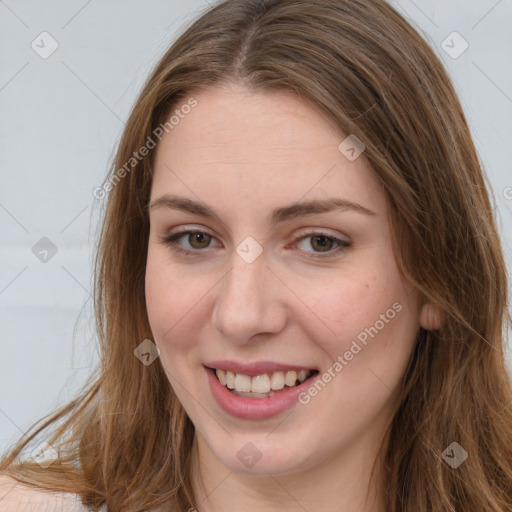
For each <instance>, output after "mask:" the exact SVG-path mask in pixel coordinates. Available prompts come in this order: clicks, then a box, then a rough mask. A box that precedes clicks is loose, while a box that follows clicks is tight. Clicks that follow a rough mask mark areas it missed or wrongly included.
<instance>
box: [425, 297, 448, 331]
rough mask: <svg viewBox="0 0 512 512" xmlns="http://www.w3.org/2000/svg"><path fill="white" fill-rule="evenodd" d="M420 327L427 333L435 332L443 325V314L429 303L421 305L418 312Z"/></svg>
mask: <svg viewBox="0 0 512 512" xmlns="http://www.w3.org/2000/svg"><path fill="white" fill-rule="evenodd" d="M419 320H420V325H421V327H423V329H425V330H427V331H435V330H437V329H439V328H440V327H441V325H442V324H443V314H442V312H441V311H440V310H439V308H437V307H435V306H434V305H432V304H431V303H430V302H427V303H425V304H423V306H422V307H421V310H420V319H419Z"/></svg>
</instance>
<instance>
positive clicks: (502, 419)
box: [0, 0, 512, 512]
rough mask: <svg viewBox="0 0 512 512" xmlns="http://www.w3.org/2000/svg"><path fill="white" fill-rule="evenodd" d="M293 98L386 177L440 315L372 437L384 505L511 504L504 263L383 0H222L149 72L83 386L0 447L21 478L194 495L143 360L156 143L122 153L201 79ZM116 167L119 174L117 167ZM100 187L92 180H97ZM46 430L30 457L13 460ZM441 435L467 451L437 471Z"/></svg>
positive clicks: (94, 491) (123, 506)
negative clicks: (41, 453) (379, 448)
mask: <svg viewBox="0 0 512 512" xmlns="http://www.w3.org/2000/svg"><path fill="white" fill-rule="evenodd" d="M226 81H236V82H238V83H241V84H243V85H245V86H246V87H248V88H250V89H252V90H255V91H260V92H265V91H273V90H287V91H291V92H293V93H295V94H297V95H298V96H299V97H300V98H302V99H303V100H304V101H306V102H308V103H309V104H311V105H312V106H314V107H315V108H316V109H318V110H319V111H320V112H322V113H324V114H325V116H326V117H327V118H328V119H330V120H331V121H332V122H333V123H334V124H335V125H336V126H337V127H338V128H339V129H340V130H342V131H343V132H344V133H346V134H355V135H356V136H357V137H358V138H359V139H360V140H361V141H363V142H364V144H365V146H366V150H365V153H364V154H365V157H366V158H367V159H368V161H369V163H370V164H371V166H372V169H373V172H374V173H375V176H376V177H377V179H378V180H380V182H381V183H382V186H383V188H384V190H385V193H386V196H387V200H388V204H389V211H390V221H391V225H392V234H393V247H394V251H395V255H396V259H397V262H398V265H399V268H400V269H401V272H402V273H403V275H404V277H405V278H406V279H407V280H409V281H410V282H411V283H412V284H413V285H414V286H415V287H416V288H417V289H418V290H419V292H420V295H421V297H422V300H424V301H429V302H431V303H432V304H433V305H434V306H436V307H438V308H439V309H440V310H441V311H442V314H443V317H444V322H443V325H442V327H441V328H440V329H439V330H434V331H426V330H423V329H420V330H419V333H418V336H417V340H416V344H415V347H414V350H413V353H412V356H411V359H410V362H409V366H408V369H407V371H406V373H405V375H404V376H403V381H402V386H401V388H400V389H399V390H398V392H399V393H400V397H399V398H400V399H399V407H398V408H397V410H396V414H395V416H394V418H393V421H392V424H391V426H390V429H389V443H388V444H387V446H385V447H384V449H385V457H384V469H385V471H384V475H385V478H386V482H385V489H386V490H387V497H388V503H387V509H388V510H389V512H399V511H400V512H405V511H408V512H410V511H415V512H427V511H435V512H449V511H450V512H455V511H464V512H470V511H474V512H491V511H492V512H512V498H511V497H512V411H511V407H510V406H511V401H512V390H511V382H510V375H509V374H508V373H507V370H506V366H505V361H504V346H505V343H504V340H503V336H504V332H505V331H506V327H508V325H509V323H510V318H509V316H508V310H507V276H506V269H505V264H504V260H503V256H502V252H501V247H500V241H499V239H498V235H497V232H496V227H495V220H494V218H493V207H492V205H491V203H490V200H489V196H488V192H487V188H486V182H485V178H484V176H483V173H482V169H481V164H480V162H479V159H478V156H477V154H476V151H475V147H474V144H473V142H472V139H471V136H470V132H469V129H468V125H467V123H466V120H465V117H464V113H463V111H462V109H461V105H460V103H459V100H458V98H457V95H456V93H455V91H454V88H453V86H452V83H451V81H450V79H449V77H448V75H447V73H446V71H445V70H444V68H443V66H442V64H441V62H440V60H439V58H438V57H437V56H436V55H435V53H434V52H433V50H432V49H431V48H430V47H429V46H428V44H427V43H426V42H425V41H424V40H423V39H422V38H421V36H420V35H419V34H418V33H417V32H416V31H415V30H414V29H413V28H412V27H411V26H410V25H409V23H407V21H405V20H404V18H403V17H402V16H401V15H400V14H399V13H398V12H397V11H396V10H394V9H393V8H392V7H391V6H389V5H388V4H387V3H385V2H384V1H383V0H269V1H249V0H247V1H244V0H226V1H224V2H221V3H219V4H218V5H215V6H213V7H211V8H209V9H208V10H207V12H205V13H204V14H203V15H202V16H201V17H200V18H199V19H197V20H196V21H195V22H194V23H193V24H192V25H191V26H190V27H189V28H188V29H187V30H186V31H185V32H184V33H183V35H181V36H180V37H179V38H178V39H177V40H176V41H175V42H174V44H173V45H172V46H171V48H169V50H168V51H167V52H166V53H165V55H164V56H163V58H162V59H161V60H160V62H159V63H158V64H157V66H156V68H155V69H154V71H153V72H152V74H151V76H150V77H149V79H148V80H147V82H146V84H145V86H144V88H143V90H142V92H141V93H140V96H139V98H138V100H137V101H136V104H135V106H134V108H133V111H132V113H131V116H130V118H129V120H128V122H127V125H126V129H125V131H124V134H123V137H122V139H121V142H120V145H119V148H118V151H117V156H116V158H115V162H114V165H113V169H112V172H113V173H114V174H115V173H117V179H116V180H113V179H112V178H113V175H109V176H108V177H107V178H106V180H105V184H104V185H105V188H104V190H109V194H108V198H107V203H106V211H105V217H104V222H103V226H102V231H101V237H100V242H99V249H98V253H97V260H96V268H95V272H96V273H95V308H96V319H97V328H98V335H99V340H100V348H101V363H100V367H99V368H98V369H97V372H96V373H95V374H94V375H93V376H91V379H90V380H89V381H88V383H87V384H86V386H85V387H84V388H83V390H82V392H81V394H80V395H79V396H78V397H77V398H76V399H75V400H73V401H72V402H71V403H69V404H67V405H66V406H65V407H62V408H61V409H59V410H58V411H57V412H55V413H54V414H53V415H51V416H50V417H49V419H47V420H46V421H45V422H44V423H43V424H42V425H40V426H39V427H38V428H36V427H35V428H34V429H33V430H34V431H33V432H32V434H31V435H30V436H28V437H27V438H26V439H22V440H21V441H19V442H18V443H17V445H16V446H15V447H14V448H12V449H11V451H10V452H9V453H8V454H7V455H5V456H4V458H3V460H2V462H1V464H0V470H1V471H3V472H5V473H7V474H9V475H12V476H13V477H15V478H17V479H19V480H20V481H22V482H27V483H29V484H33V485H37V486H40V487H43V488H48V489H54V490H61V491H67V492H74V493H78V494H79V495H80V496H81V497H82V500H83V502H84V504H87V505H89V506H92V507H94V508H95V509H96V508H97V507H99V506H100V505H101V504H103V503H107V505H108V508H109V510H113V511H120V510H123V511H124V510H141V509H149V508H155V507H157V506H158V505H162V504H164V503H167V504H168V505H170V507H171V509H172V510H180V511H183V510H187V509H189V508H190V507H195V506H196V503H195V501H194V497H193V492H192V487H191V479H190V456H191V452H192V449H191V448H192V443H193V439H194V429H193V425H192V423H191V422H190V420H189V419H188V417H187V415H186V413H185V411H184V410H183V407H182V406H181V404H180V403H179V402H178V400H177V398H176V397H175V395H174V393H173V390H172V388H171V386H170V384H169V381H168V379H167V378H166V376H165V374H164V372H163V369H162V367H161V365H160V363H159V360H157V361H156V362H155V363H154V364H152V365H149V366H146V365H143V364H141V363H140V361H139V360H138V359H137V358H136V357H134V349H135V348H136V347H137V346H138V345H139V344H140V343H141V341H142V340H145V339H147V338H149V339H151V338H152V334H151V330H150V327H149V323H148V319H147V313H146V305H145V297H144V276H145V265H146V250H147V244H148V233H149V219H148V212H147V204H148V200H149V195H150V187H151V179H152V172H151V168H152V161H153V157H154V151H152V152H150V153H149V154H148V155H147V156H145V157H144V158H140V159H138V158H137V159H136V161H135V160H132V161H131V164H130V166H129V168H126V163H127V162H129V161H130V159H131V158H134V153H137V151H138V150H139V148H141V147H143V146H144V145H146V144H147V140H148V137H154V133H155V130H156V129H157V128H158V127H159V126H161V125H162V124H164V123H166V122H167V120H168V119H169V116H170V115H171V113H172V111H174V110H173V109H176V108H177V107H179V106H180V105H183V104H185V103H186V102H187V101H189V100H190V98H191V97H192V96H193V95H194V94H198V93H199V92H200V91H202V90H204V89H206V88H208V87H209V86H210V85H212V84H218V83H221V82H226ZM123 166H125V172H124V173H122V174H123V176H121V177H120V173H119V169H121V168H122V167H123ZM106 185H108V187H106ZM57 422H60V424H59V426H58V428H56V429H55V432H54V433H53V435H47V436H46V437H45V439H46V440H47V441H48V442H49V443H50V444H51V445H52V446H54V448H56V449H57V450H58V452H59V459H58V460H56V461H55V462H54V463H53V464H52V465H50V466H49V467H48V468H46V469H42V468H41V467H40V466H39V465H38V464H36V463H33V462H29V461H28V460H25V461H22V460H20V459H21V457H19V455H20V453H21V452H22V450H23V449H24V448H25V447H26V446H28V445H27V443H29V442H32V441H33V440H34V439H35V438H36V437H35V436H36V435H38V434H39V433H40V432H43V431H45V430H46V428H47V427H49V426H50V425H55V424H56V423H57ZM454 442H457V443H458V444H459V445H460V446H461V447H462V448H463V449H464V450H465V451H466V452H467V454H468V457H467V459H466V460H465V461H464V462H463V463H462V464H461V465H460V466H459V467H457V468H453V467H452V466H451V465H450V464H448V463H447V462H446V459H445V458H444V457H443V453H444V452H445V449H446V448H447V447H449V446H450V445H451V444H452V443H454Z"/></svg>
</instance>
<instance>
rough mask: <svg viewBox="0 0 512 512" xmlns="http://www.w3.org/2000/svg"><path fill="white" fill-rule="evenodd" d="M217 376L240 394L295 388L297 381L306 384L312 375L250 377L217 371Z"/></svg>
mask: <svg viewBox="0 0 512 512" xmlns="http://www.w3.org/2000/svg"><path fill="white" fill-rule="evenodd" d="M215 374H216V375H217V378H218V379H219V381H220V383H221V384H222V385H223V386H227V387H228V388H229V389H234V390H236V391H240V392H246V393H249V392H252V393H270V391H271V390H279V389H283V388H284V386H285V385H286V386H295V383H296V382H297V380H298V381H299V382H304V381H305V380H306V379H307V378H308V377H309V376H310V375H311V371H310V370H299V371H295V370H291V371H289V372H274V373H272V374H270V375H269V374H266V373H264V374H263V375H256V376H255V377H249V375H244V374H243V373H233V372H229V371H227V370H215Z"/></svg>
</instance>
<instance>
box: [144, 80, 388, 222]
mask: <svg viewBox="0 0 512 512" xmlns="http://www.w3.org/2000/svg"><path fill="white" fill-rule="evenodd" d="M193 98H194V100H195V101H196V102H197V104H196V106H195V107H194V108H193V109H191V110H190V112H189V113H188V114H186V115H183V114H182V116H181V118H180V120H179V123H177V124H176V125H175V126H174V127H173V129H172V130H170V131H169V133H166V134H165V135H164V136H163V138H162V141H161V142H160V143H159V145H158V147H157V153H156V158H155V166H154V176H153V186H152V198H154V197H156V196H158V195H160V194H162V193H168V192H172V193H181V194H185V195H187V196H188V197H193V196H196V197H195V199H197V198H201V199H205V200H206V198H208V199H209V200H208V201H207V202H208V203H210V204H212V203H215V204H218V205H220V206H222V207H228V206H235V205H236V206H238V207H241V206H243V205H252V206H253V207H254V208H256V207H259V208H261V207H267V206H268V207H269V208H270V207H275V206H281V205H282V204H283V203H287V202H290V201H298V200H300V199H301V198H304V199H305V200H306V199H307V200H311V199H318V198H323V197H325V196H326V195H327V194H328V195H330V196H333V195H340V196H342V197H343V198H346V199H349V200H352V201H357V202H359V203H362V204H363V205H367V206H368V207H369V208H371V209H373V210H374V211H378V210H380V213H384V212H385V210H386V204H385V199H384V195H383V192H382V190H381V188H380V186H379V185H378V183H377V182H376V180H375V178H374V177H373V174H372V172H371V169H370V166H369V164H368V162H367V160H366V159H365V158H364V153H363V154H362V155H361V157H359V158H357V159H356V160H354V161H350V160H349V159H347V157H346V156H345V155H344V154H343V153H342V152H341V151H340V150H339V145H340V143H341V142H342V141H344V140H345V139H346V137H347V134H344V133H342V132H341V131H340V130H338V129H337V127H335V126H334V124H333V123H332V122H330V121H329V120H328V119H327V118H326V117H325V116H324V115H322V114H320V113H319V112H318V111H317V110H315V109H314V108H313V107H312V106H310V105H309V104H308V103H306V102H304V101H302V100H301V99H299V98H298V97H297V96H295V95H294V94H292V93H290V92H287V91H273V92H264V93H262V92H254V91H250V90H248V89H246V88H244V87H242V86H238V85H221V86H215V87H211V88H209V89H207V90H206V91H203V92H201V93H199V94H195V95H193ZM188 99H189V98H185V100H184V102H183V103H182V104H185V103H186V102H187V100H188ZM179 109H180V105H176V106H175V107H174V109H173V111H174V112H175V111H176V110H179ZM187 111H188V109H187ZM235 199H236V201H234V200H235ZM277 203H279V204H277Z"/></svg>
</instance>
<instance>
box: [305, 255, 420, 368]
mask: <svg viewBox="0 0 512 512" xmlns="http://www.w3.org/2000/svg"><path fill="white" fill-rule="evenodd" d="M381 256H383V257H381V258H380V259H378V260H377V259H376V260H375V261H372V262H364V265H361V266H359V267H357V268H356V267H355V266H351V267H350V272H342V271H341V272H339V273H338V274H336V276H335V277H334V278H333V279H330V280H329V281H328V282H327V281H326V282H325V283H324V284H323V285H321V284H320V283H319V282H316V284H314V285H313V284H312V283H308V284H306V283H304V282H303V283H302V286H301V288H300V289H299V290H297V295H298V296H300V297H301V298H303V303H304V304H306V306H307V311H305V314H302V315H296V319H298V322H299V323H301V324H302V329H303V330H304V331H305V332H307V333H308V338H309V339H311V340H315V343H316V344H317V345H319V346H320V347H321V348H322V349H323V352H324V353H325V354H326V355H327V356H328V357H329V359H330V361H335V360H336V359H337V358H338V356H340V355H341V356H343V355H344V354H345V353H346V352H347V351H352V354H350V353H348V354H347V358H351V360H352V359H354V361H355V359H359V361H360V363H362V364H366V363H367V359H368V358H370V357H377V356H379V355H380V356H381V354H382V352H383V351H386V350H388V349H389V348H390V347H391V351H394V350H401V351H402V352H403V351H404V348H405V349H408V348H410V347H411V345H412V342H413V341H414V339H415V335H416V333H417V331H418V328H419V325H418V321H417V314H416V310H415V303H414V298H415V295H414V294H413V293H412V291H411V290H409V289H408V288H407V287H406V286H405V285H404V283H403V281H402V280H401V278H400V274H399V272H398V268H397V267H396V264H395V261H394V259H393V258H388V257H386V255H381ZM357 345H359V346H360V347H361V349H359V348H358V347H357ZM363 353H365V357H360V355H357V357H356V356H355V354H363Z"/></svg>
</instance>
